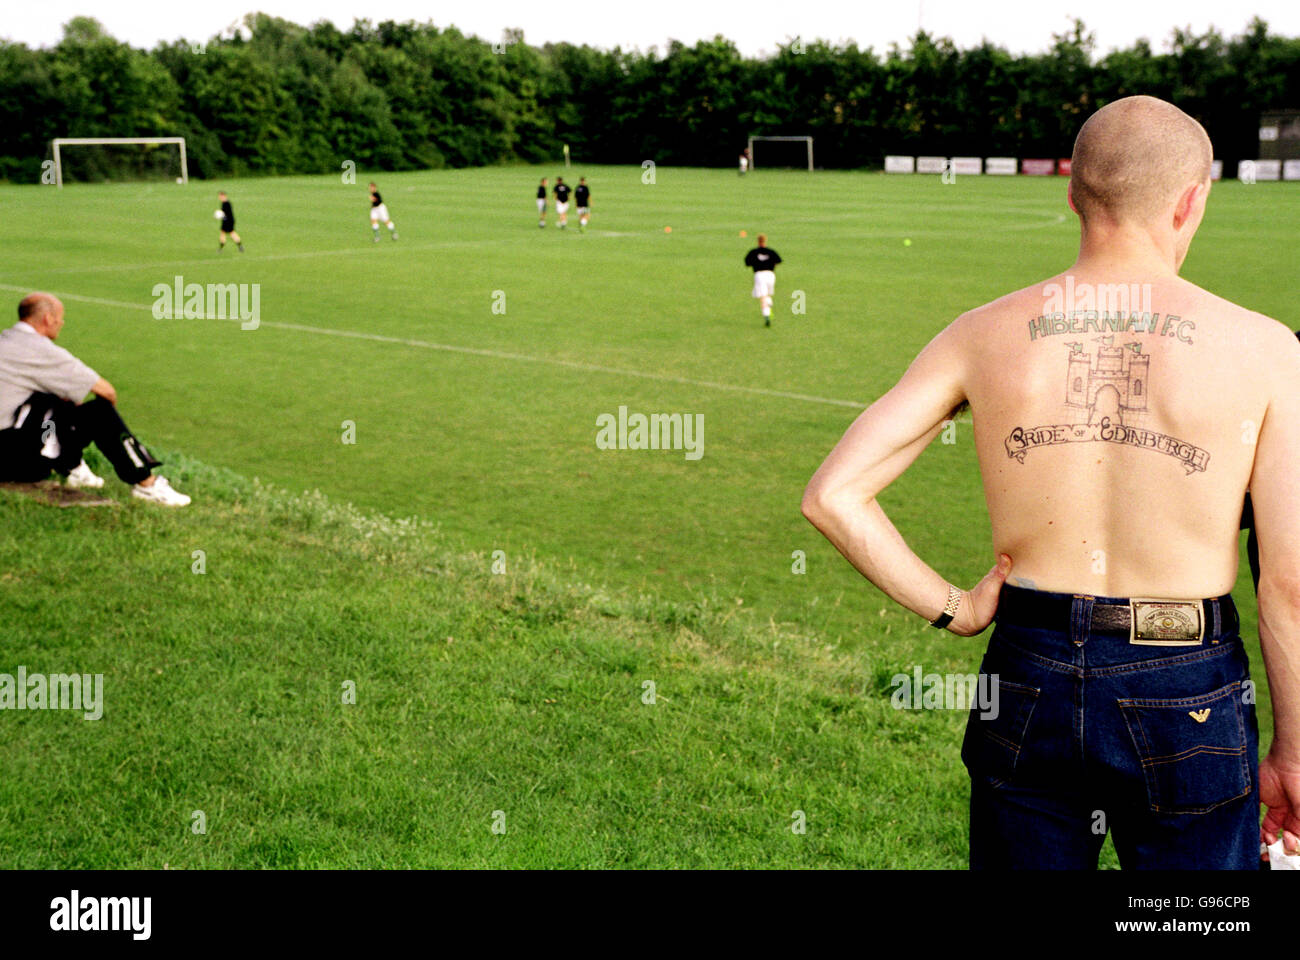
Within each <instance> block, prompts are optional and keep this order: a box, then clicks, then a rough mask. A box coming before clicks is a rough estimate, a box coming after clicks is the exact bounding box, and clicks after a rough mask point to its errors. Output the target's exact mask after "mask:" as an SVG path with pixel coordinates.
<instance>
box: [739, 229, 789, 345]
mask: <svg viewBox="0 0 1300 960" xmlns="http://www.w3.org/2000/svg"><path fill="white" fill-rule="evenodd" d="M780 262H781V255H780V254H779V253H777V252H776V251H775V250H773V249H772V248H771V247H769V246H768V245H767V235H766V234H763V233H760V234H759V235H758V246H757V247H755V248H754V249H753V250H751V251H749V253H747V254H745V266H747V267H749V268H751V269H752V270H753V271H754V294H753V295H754V299H755V300H757V301H758V302H759V304H760V305H761V306H762V308H763V326H765V327H770V326H771V325H772V297H773V295H774V294H775V293H776V265H777V264H778V263H780Z"/></svg>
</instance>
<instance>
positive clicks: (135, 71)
mask: <svg viewBox="0 0 1300 960" xmlns="http://www.w3.org/2000/svg"><path fill="white" fill-rule="evenodd" d="M1165 46H1166V47H1167V51H1168V52H1165V53H1155V52H1153V51H1152V48H1151V44H1150V43H1149V42H1148V41H1147V40H1145V39H1141V40H1138V41H1137V42H1136V43H1135V44H1134V45H1133V46H1132V47H1130V48H1128V49H1125V50H1112V51H1110V52H1108V53H1106V54H1105V55H1102V56H1099V55H1098V52H1097V51H1096V49H1095V41H1094V38H1093V35H1092V34H1091V33H1090V32H1089V31H1088V30H1087V28H1086V27H1085V26H1084V24H1083V23H1082V22H1081V21H1078V20H1076V21H1075V22H1074V23H1073V25H1072V27H1071V28H1070V29H1069V30H1067V31H1066V32H1065V33H1062V34H1058V35H1055V36H1053V37H1052V43H1051V46H1050V48H1049V49H1048V50H1047V51H1046V52H1045V53H1042V54H1034V55H1020V56H1013V55H1012V54H1010V53H1009V52H1007V51H1006V50H1004V49H1003V48H1001V47H997V46H994V45H993V44H990V43H988V42H987V41H985V42H984V43H981V44H980V45H979V46H977V47H973V48H971V49H968V50H962V49H959V48H958V47H956V46H955V45H954V44H953V42H952V41H951V40H950V39H948V38H945V37H937V36H932V35H931V34H928V33H926V32H924V31H920V32H918V33H917V34H916V36H915V37H913V38H912V40H911V41H910V43H909V44H908V45H907V47H906V48H900V47H898V46H893V47H891V48H890V49H889V51H888V52H887V53H885V54H884V55H883V56H882V55H878V54H877V53H876V52H875V51H873V50H872V49H871V48H867V49H865V50H861V49H859V48H858V47H857V46H856V45H855V44H853V43H848V44H843V45H834V44H831V43H829V42H827V41H824V40H812V41H791V42H790V43H787V44H786V45H784V46H782V47H780V49H779V50H778V52H777V53H776V54H775V55H772V56H768V57H764V58H746V57H743V56H742V55H741V54H740V52H739V51H738V50H737V49H736V47H735V45H734V44H733V43H732V42H731V41H730V40H727V39H726V38H725V37H722V36H716V37H714V38H712V39H710V40H701V41H699V42H697V43H695V44H693V45H689V46H688V45H686V44H684V43H681V42H679V41H676V40H673V41H670V42H669V45H668V48H667V50H666V51H663V52H662V53H661V52H660V51H659V50H657V49H656V48H654V47H651V48H650V49H649V50H647V51H644V52H642V51H639V50H635V51H630V52H628V51H623V50H621V49H618V48H616V49H614V50H599V49H595V48H592V47H588V46H573V45H571V44H567V43H562V44H547V45H546V46H544V47H535V46H530V45H529V44H527V43H526V42H525V40H524V37H523V34H522V31H519V30H507V31H505V33H504V35H503V36H502V38H501V40H500V41H498V42H496V43H488V42H487V41H484V40H481V39H479V38H477V37H473V36H466V35H464V34H462V33H461V32H460V31H458V30H457V29H455V28H454V27H449V28H445V29H444V28H439V27H435V26H434V25H433V24H432V23H415V22H407V23H395V22H392V21H384V22H383V23H380V24H378V25H377V26H376V25H374V24H372V23H371V22H370V21H368V20H358V21H357V22H356V23H355V24H354V25H353V27H352V29H350V30H348V31H347V32H343V31H340V30H339V29H338V28H336V27H334V26H333V25H331V24H329V23H326V22H321V23H317V24H313V25H311V26H308V27H303V26H300V25H298V24H295V23H291V22H289V21H287V20H282V19H279V18H277V17H271V16H267V15H266V14H250V15H249V16H247V17H246V18H245V19H244V22H243V25H242V27H241V28H240V29H239V30H238V31H235V32H233V33H231V35H229V36H222V37H213V38H211V39H210V40H209V41H208V42H207V43H206V44H202V43H190V42H188V41H177V42H176V43H173V44H162V45H159V46H158V47H156V48H155V49H154V50H152V51H148V52H145V51H141V50H135V49H133V48H131V47H129V46H128V45H126V44H123V43H119V42H118V41H116V40H114V39H113V38H112V37H110V36H109V35H108V34H107V33H106V32H105V31H104V28H103V26H102V25H100V24H99V23H98V22H97V21H95V20H93V19H90V18H87V17H77V18H74V19H73V20H71V21H69V22H68V23H67V24H66V26H65V27H64V38H63V40H62V41H61V42H60V43H59V44H57V45H56V46H54V47H52V48H48V49H46V48H42V49H38V50H31V49H28V48H27V47H25V46H23V45H22V44H10V43H3V42H0V177H4V178H8V179H12V180H18V181H27V182H32V181H34V180H36V179H37V177H38V175H39V171H40V162H41V160H42V159H43V158H44V157H45V156H46V151H47V150H48V143H49V140H50V139H51V138H53V137H56V136H162V135H176V134H179V135H182V136H185V137H187V138H188V139H189V141H190V144H189V147H190V156H191V158H192V173H193V174H194V175H196V176H208V177H212V176H218V175H221V176H228V175H232V174H233V175H240V174H277V173H279V174H284V173H324V172H328V171H332V170H337V169H338V168H339V164H340V163H341V161H343V160H353V161H354V162H356V163H357V164H358V165H359V166H362V167H366V168H370V169H381V170H411V169H421V168H438V167H444V166H450V167H466V166H481V165H485V164H494V163H503V162H512V161H523V162H539V161H543V160H549V159H552V158H555V157H557V156H558V155H559V153H560V150H561V146H562V144H565V143H567V144H569V145H570V147H571V148H572V150H573V154H574V156H575V157H578V158H581V159H582V160H584V161H586V162H591V163H640V162H641V161H642V160H645V159H654V160H656V161H658V162H659V163H672V164H680V165H696V166H716V165H721V164H730V163H731V161H732V160H733V158H734V156H735V154H736V153H737V151H738V150H739V148H740V147H741V145H742V144H743V143H744V138H745V137H746V136H747V135H748V134H751V133H756V134H764V133H766V134H791V133H796V134H811V135H813V136H814V137H816V138H817V159H818V162H819V164H820V165H822V166H825V167H840V168H853V167H863V166H875V165H878V164H879V163H880V162H881V159H882V158H883V156H884V154H886V153H931V154H943V155H951V154H970V155H991V154H1009V155H1017V156H1046V157H1055V156H1066V155H1068V154H1069V151H1070V148H1071V144H1072V143H1073V138H1074V134H1075V133H1076V132H1077V130H1078V127H1079V124H1080V123H1081V122H1082V120H1083V119H1084V118H1086V117H1087V115H1088V114H1090V113H1091V112H1092V111H1094V110H1095V109H1097V108H1098V107H1099V106H1101V105H1103V104H1105V103H1107V102H1109V101H1111V100H1114V99H1116V98H1118V97H1123V96H1128V95H1130V94H1134V93H1150V94H1153V95H1157V96H1162V97H1166V98H1168V99H1170V100H1172V101H1174V102H1175V103H1177V104H1179V105H1180V106H1181V107H1183V108H1184V109H1185V110H1187V111H1188V112H1189V113H1191V114H1192V115H1193V116H1195V117H1197V118H1198V119H1199V120H1201V122H1202V123H1204V124H1205V126H1206V128H1207V129H1208V130H1209V132H1210V135H1211V137H1212V138H1213V139H1214V141H1215V144H1216V148H1217V153H1218V156H1220V157H1221V158H1222V159H1224V160H1225V162H1226V163H1227V165H1228V170H1229V173H1231V170H1232V166H1233V165H1234V164H1235V163H1236V162H1237V161H1238V160H1240V159H1243V158H1248V157H1253V156H1255V154H1256V152H1257V149H1256V148H1257V141H1256V126H1257V121H1258V119H1259V114H1260V112H1262V111H1266V110H1270V109H1288V108H1291V107H1294V106H1295V104H1297V103H1300V39H1295V38H1287V37H1280V36H1276V35H1273V34H1270V33H1269V31H1268V27H1267V25H1266V24H1265V23H1264V22H1263V21H1261V20H1259V19H1258V18H1256V19H1255V20H1254V21H1252V22H1251V24H1250V25H1249V26H1248V27H1247V29H1246V31H1245V32H1244V33H1243V34H1242V35H1240V36H1238V37H1233V38H1231V39H1225V38H1224V37H1223V36H1222V35H1220V34H1219V33H1218V32H1216V31H1214V30H1210V31H1209V32H1208V33H1206V34H1203V35H1198V34H1195V33H1192V32H1191V31H1189V30H1184V29H1175V30H1173V31H1171V34H1170V36H1169V37H1168V38H1167V41H1166V44H1165ZM121 163H122V159H121V158H120V157H114V156H112V155H111V154H105V155H104V156H102V157H101V158H99V159H98V160H94V161H88V166H87V169H86V170H84V171H79V175H80V176H82V178H90V179H105V178H108V177H109V176H111V175H112V174H113V173H114V172H115V170H118V169H120V165H121Z"/></svg>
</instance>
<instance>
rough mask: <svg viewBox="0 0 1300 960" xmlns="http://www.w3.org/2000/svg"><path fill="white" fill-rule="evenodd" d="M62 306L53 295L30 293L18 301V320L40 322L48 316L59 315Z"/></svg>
mask: <svg viewBox="0 0 1300 960" xmlns="http://www.w3.org/2000/svg"><path fill="white" fill-rule="evenodd" d="M62 306H63V304H61V303H59V298H58V297H56V296H55V295H54V294H52V293H29V294H27V296H25V297H23V298H22V299H21V300H19V301H18V319H19V320H29V321H34V320H40V319H41V318H42V317H44V316H46V315H47V314H54V313H57V312H58V310H59V308H60V307H62Z"/></svg>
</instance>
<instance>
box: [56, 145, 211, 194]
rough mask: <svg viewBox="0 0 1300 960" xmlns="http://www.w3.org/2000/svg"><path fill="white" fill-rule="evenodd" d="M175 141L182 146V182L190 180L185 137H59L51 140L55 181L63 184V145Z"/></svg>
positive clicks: (59, 184) (60, 184) (57, 183)
mask: <svg viewBox="0 0 1300 960" xmlns="http://www.w3.org/2000/svg"><path fill="white" fill-rule="evenodd" d="M166 143H174V144H176V145H177V146H179V147H180V148H181V183H189V182H190V173H189V168H188V167H187V166H186V163H185V138H184V137H58V138H56V139H54V140H52V141H50V145H51V146H52V147H53V148H54V183H55V186H59V187H61V186H63V158H62V156H61V154H60V150H61V148H62V147H104V146H116V145H119V144H141V145H143V144H166Z"/></svg>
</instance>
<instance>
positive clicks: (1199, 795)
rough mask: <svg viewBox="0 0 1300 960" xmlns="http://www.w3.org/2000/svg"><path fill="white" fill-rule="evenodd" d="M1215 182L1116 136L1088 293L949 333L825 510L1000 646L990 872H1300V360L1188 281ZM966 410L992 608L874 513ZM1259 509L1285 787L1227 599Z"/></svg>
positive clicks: (1082, 202) (1113, 132)
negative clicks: (1264, 748)
mask: <svg viewBox="0 0 1300 960" xmlns="http://www.w3.org/2000/svg"><path fill="white" fill-rule="evenodd" d="M1211 157H1212V151H1211V146H1210V141H1209V138H1208V137H1207V136H1206V134H1205V131H1204V130H1203V129H1202V128H1201V126H1200V124H1198V123H1196V121H1194V120H1193V119H1192V118H1190V117H1188V116H1187V115H1186V114H1184V113H1183V112H1182V111H1181V110H1179V109H1177V108H1176V107H1174V106H1173V105H1172V104H1169V103H1165V102H1164V101H1161V100H1157V99H1154V98H1152V97H1128V98H1126V99H1123V100H1119V101H1116V102H1114V103H1111V104H1109V105H1108V106H1106V107H1103V108H1102V109H1101V110H1099V111H1097V113H1095V114H1094V115H1093V116H1092V117H1091V118H1089V120H1088V121H1087V123H1085V124H1084V125H1083V128H1082V129H1081V130H1080V131H1079V135H1078V139H1077V140H1076V142H1075V147H1074V156H1073V165H1072V168H1071V170H1072V179H1071V181H1070V188H1069V194H1068V199H1069V204H1070V208H1071V209H1072V210H1074V211H1075V212H1076V213H1077V214H1078V216H1079V220H1080V228H1081V239H1080V245H1079V257H1078V259H1077V260H1076V261H1075V263H1074V265H1073V266H1071V267H1070V268H1069V269H1068V270H1067V271H1065V272H1064V273H1063V274H1060V275H1058V276H1056V277H1053V278H1051V279H1049V280H1047V281H1044V282H1043V283H1040V284H1035V285H1034V286H1031V287H1027V288H1026V289H1024V290H1020V291H1018V292H1015V293H1012V294H1009V295H1007V296H1005V297H1003V298H1001V299H999V300H995V301H993V302H992V303H989V304H986V305H984V306H982V307H979V308H977V309H975V310H972V311H970V312H969V313H966V314H963V315H962V316H960V317H958V318H957V319H956V320H955V321H954V322H953V323H952V324H950V325H949V326H948V327H947V328H946V329H944V330H943V331H942V332H941V333H939V335H938V336H936V337H935V338H934V339H933V340H932V341H931V342H930V343H929V344H928V345H927V346H926V348H925V349H924V350H923V351H921V353H920V355H919V356H918V357H917V358H916V360H915V361H914V362H913V363H912V365H911V366H910V367H909V368H908V370H907V372H906V373H905V374H904V375H903V377H902V379H901V380H900V381H899V382H898V383H897V384H896V385H895V386H894V387H893V389H891V390H890V391H889V392H888V393H886V394H885V395H884V396H883V397H881V398H880V399H879V400H877V401H876V402H875V403H874V404H872V405H871V407H870V408H868V409H867V410H866V411H865V412H864V413H863V414H862V415H861V416H859V417H858V419H857V420H856V421H855V422H854V424H853V425H852V426H851V427H850V428H849V430H848V432H847V433H846V434H845V435H844V437H843V439H842V440H841V441H840V443H839V444H838V445H837V446H836V447H835V449H834V450H833V451H832V452H831V454H830V456H829V457H827V459H826V461H825V462H824V463H823V464H822V466H821V468H820V469H819V470H818V471H817V473H816V474H815V475H814V476H813V478H812V480H811V482H810V483H809V485H808V488H807V491H806V492H805V494H804V499H803V512H804V515H805V516H806V517H807V518H808V519H809V520H810V521H811V522H812V523H813V524H814V525H815V526H816V527H817V528H818V529H819V530H821V532H822V533H823V534H825V535H826V537H827V538H828V539H829V540H830V541H831V542H832V543H833V544H834V545H835V546H836V548H837V549H838V550H839V551H840V552H841V553H842V554H843V555H844V556H845V557H846V558H847V559H848V560H849V561H850V562H851V563H852V564H853V565H854V566H855V567H856V568H857V569H858V570H859V571H860V572H861V573H862V574H863V575H864V576H865V577H867V579H869V580H870V581H871V582H872V583H874V584H875V585H876V586H878V587H879V588H880V589H881V590H883V591H884V592H885V593H887V594H888V595H889V596H890V597H892V598H893V599H894V600H896V601H897V602H898V603H900V604H902V605H903V606H905V607H907V608H908V609H909V610H911V611H913V612H914V613H917V614H919V615H920V616H923V617H925V618H926V619H927V620H929V621H931V622H932V623H933V624H934V625H935V626H939V627H946V628H947V629H948V630H950V631H951V632H953V633H956V634H958V635H960V636H975V635H976V634H979V633H981V632H982V631H983V630H984V629H985V628H986V627H987V626H988V625H989V624H990V623H991V622H992V621H994V620H996V621H997V625H996V628H995V629H994V631H993V634H992V636H991V638H990V641H989V647H988V652H987V654H986V656H985V658H984V662H983V664H982V666H981V671H980V672H981V674H983V675H987V676H988V678H989V679H990V680H992V681H993V682H992V684H991V685H990V690H991V692H992V693H993V694H994V695H995V696H996V698H997V699H996V700H995V701H994V703H995V704H996V708H995V709H993V710H984V711H980V710H978V709H976V710H972V712H971V717H970V720H969V722H968V724H967V729H966V737H965V741H964V743H963V747H962V759H963V761H964V762H965V764H966V766H967V768H968V770H969V772H970V776H971V810H970V831H971V837H970V857H971V866H972V868H977V869H978V868H985V869H988V868H1002V869H1007V868H1038V869H1042V868H1047V867H1055V868H1062V869H1092V868H1095V866H1096V863H1097V856H1098V853H1099V851H1100V849H1101V845H1102V842H1103V840H1104V838H1105V829H1106V828H1109V829H1110V830H1111V831H1113V833H1112V839H1113V840H1114V843H1115V848H1116V851H1117V852H1118V854H1119V858H1120V862H1121V865H1122V866H1123V867H1125V868H1131V867H1137V868H1171V869H1253V868H1255V867H1256V866H1257V865H1258V859H1259V846H1258V843H1259V840H1260V839H1261V837H1263V838H1264V839H1266V840H1267V841H1268V842H1270V843H1271V842H1273V841H1275V840H1276V838H1277V834H1278V833H1279V831H1280V832H1282V833H1283V837H1284V848H1285V850H1286V851H1287V852H1292V851H1295V850H1297V849H1298V848H1300V841H1298V840H1297V837H1300V427H1298V426H1297V425H1300V349H1298V348H1297V344H1296V340H1295V336H1294V335H1293V334H1292V333H1291V331H1290V330H1289V329H1287V328H1286V327H1284V326H1282V325H1281V324H1280V323H1277V322H1275V321H1273V320H1271V319H1269V318H1268V317H1265V316H1261V315H1260V314H1257V313H1253V312H1251V311H1249V310H1246V309H1244V308H1242V307H1239V306H1236V305H1235V304H1232V303H1229V302H1228V301H1226V300H1223V299H1221V298H1219V297H1216V296H1214V295H1213V294H1211V293H1209V292H1207V291H1205V290H1202V289H1200V288H1198V287H1196V286H1195V285H1193V284H1191V283H1188V282H1187V281H1185V280H1182V279H1180V278H1179V276H1178V269H1179V267H1180V266H1181V265H1182V262H1183V259H1184V257H1185V256H1186V254H1187V249H1188V246H1189V244H1190V243H1191V240H1192V236H1193V234H1195V232H1196V229H1197V227H1198V226H1199V225H1200V222H1201V217H1202V215H1203V214H1204V212H1205V203H1206V198H1207V196H1208V194H1209V190H1210V161H1211ZM964 403H969V404H970V409H971V412H972V415H973V418H974V431H975V445H976V450H977V454H978V458H979V465H980V475H981V477H982V479H983V484H984V493H985V499H986V501H987V504H988V509H989V517H990V521H991V524H992V533H993V546H994V549H995V550H996V552H997V554H998V563H997V564H996V565H995V566H994V567H993V569H992V570H990V571H989V573H988V574H987V575H986V576H985V577H984V579H983V580H981V581H980V582H979V583H978V584H977V585H976V586H975V587H974V588H972V589H971V590H968V591H965V590H959V589H957V588H956V587H953V586H951V585H950V584H949V583H948V582H947V581H945V580H944V578H943V577H942V576H940V575H939V574H938V573H936V572H935V571H934V570H933V569H931V568H930V567H929V566H927V565H926V564H925V563H924V562H923V561H922V560H921V559H920V558H919V557H918V556H917V555H916V554H915V553H913V552H912V550H911V549H909V547H908V545H907V544H906V543H905V542H904V541H903V539H902V537H901V536H900V535H899V533H898V531H897V530H896V529H895V528H894V527H893V525H892V524H891V523H890V521H889V519H888V518H887V517H886V516H885V514H884V513H883V512H882V510H881V508H880V505H879V503H878V502H877V500H876V497H877V495H878V494H879V493H880V492H881V491H882V490H883V489H884V488H885V487H886V486H888V485H889V484H890V483H891V482H892V481H893V480H894V479H896V478H897V477H898V476H899V474H901V473H902V472H903V471H904V470H905V469H906V468H907V467H908V466H909V465H910V464H911V463H912V461H913V460H915V459H916V457H917V456H918V455H919V454H920V452H921V451H922V450H923V449H924V448H925V447H926V445H927V444H928V443H929V442H930V441H931V440H932V439H934V437H935V436H936V434H937V433H938V432H939V431H940V429H941V427H942V426H943V423H944V421H945V420H947V419H948V418H950V417H952V416H953V413H954V411H955V410H956V409H957V408H958V407H960V406H961V405H962V404H964ZM1247 488H1249V489H1250V492H1251V494H1252V499H1253V501H1254V511H1255V521H1256V524H1257V530H1258V536H1259V547H1260V565H1261V576H1260V584H1259V632H1260V642H1261V646H1262V649H1263V654H1264V664H1265V667H1266V670H1267V675H1268V682H1269V688H1270V690H1271V693H1272V702H1273V715H1274V736H1273V742H1272V747H1271V749H1270V750H1269V753H1268V756H1267V757H1266V758H1265V759H1264V760H1263V761H1262V762H1261V761H1259V759H1258V731H1257V727H1256V721H1255V707H1254V699H1255V697H1254V692H1255V691H1254V688H1253V686H1252V685H1251V684H1250V683H1249V672H1248V671H1249V666H1248V663H1247V660H1246V655H1245V652H1244V650H1243V649H1242V643H1241V639H1240V637H1239V635H1238V629H1239V628H1238V621H1237V617H1236V612H1235V609H1234V608H1233V605H1232V598H1231V597H1230V596H1228V595H1227V594H1228V591H1229V590H1230V589H1231V588H1232V586H1233V584H1234V583H1235V582H1236V577H1237V547H1238V541H1237V530H1238V523H1239V520H1240V517H1241V510H1242V501H1243V498H1244V496H1245V493H1246V490H1247ZM933 509H934V510H935V511H936V512H938V511H941V510H942V509H943V505H942V504H935V506H934V508H933ZM1013 563H1014V570H1015V574H1016V575H1015V577H1014V578H1012V581H1011V583H1005V581H1006V580H1007V577H1008V575H1009V574H1010V573H1011V571H1012V569H1013ZM1261 803H1262V804H1264V805H1265V806H1266V807H1267V808H1268V810H1267V815H1266V817H1265V819H1264V823H1263V826H1262V828H1261V827H1260V824H1259V806H1260V804H1261ZM1099 823H1100V824H1104V826H1103V827H1102V829H1100V830H1098V829H1097V826H1098V824H1099Z"/></svg>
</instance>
